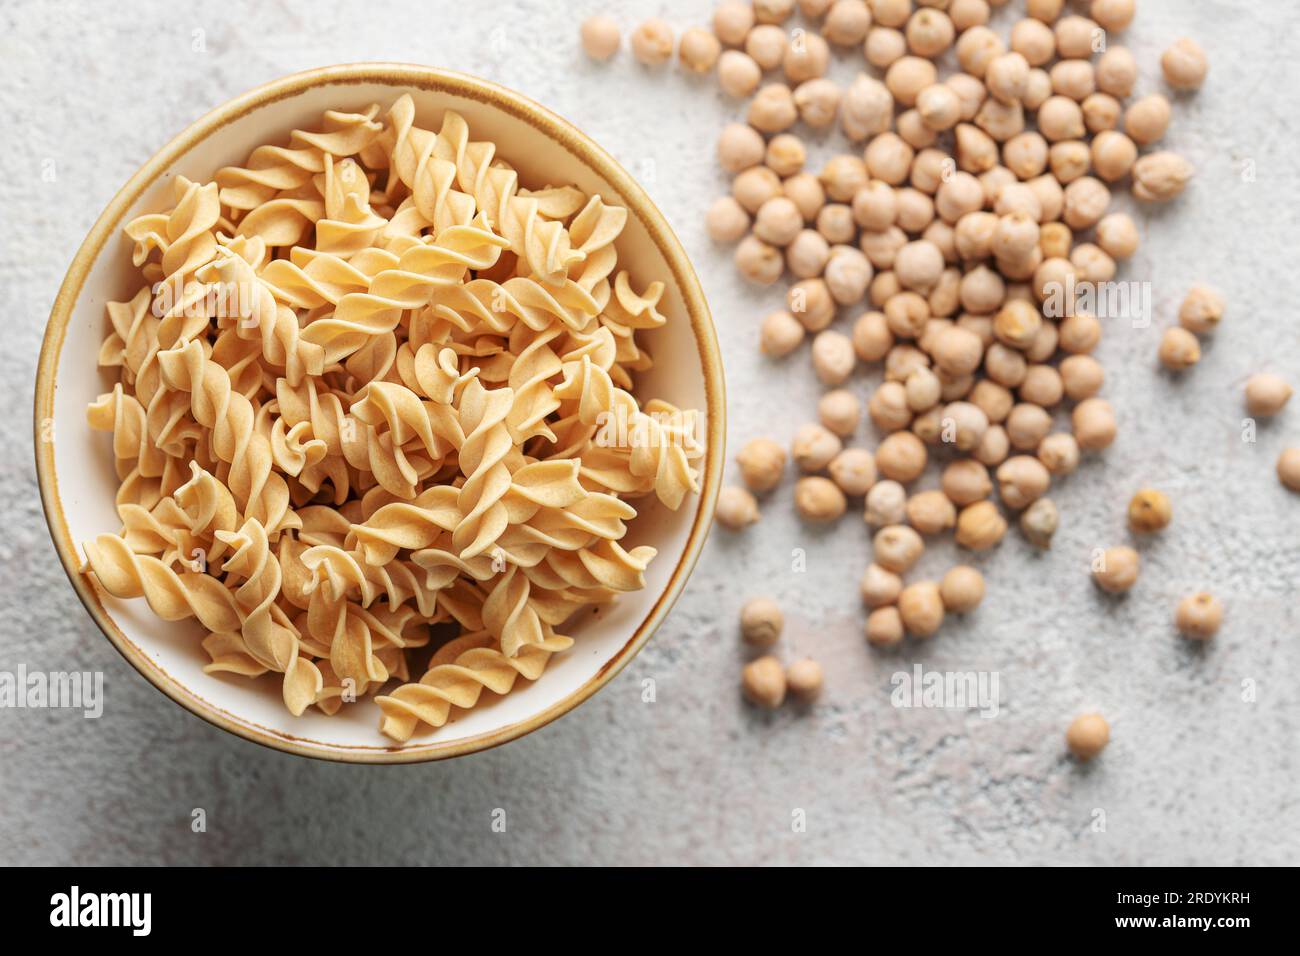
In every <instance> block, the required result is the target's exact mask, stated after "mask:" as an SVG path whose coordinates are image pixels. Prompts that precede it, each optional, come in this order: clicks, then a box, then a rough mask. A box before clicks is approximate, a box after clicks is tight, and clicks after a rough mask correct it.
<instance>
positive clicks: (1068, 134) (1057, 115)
mask: <svg viewBox="0 0 1300 956" xmlns="http://www.w3.org/2000/svg"><path fill="white" fill-rule="evenodd" d="M1087 129H1088V128H1087V127H1086V126H1085V125H1084V123H1083V108H1082V107H1081V106H1079V104H1078V103H1076V102H1075V101H1074V100H1072V99H1070V98H1069V97H1068V96H1049V97H1048V98H1047V100H1046V101H1045V102H1044V103H1043V105H1042V106H1040V107H1039V108H1038V131H1039V132H1040V133H1042V134H1043V136H1044V137H1045V138H1046V139H1047V140H1048V141H1049V142H1052V143H1055V142H1059V141H1060V140H1063V139H1082V138H1083V136H1084V134H1085V133H1086V132H1087Z"/></svg>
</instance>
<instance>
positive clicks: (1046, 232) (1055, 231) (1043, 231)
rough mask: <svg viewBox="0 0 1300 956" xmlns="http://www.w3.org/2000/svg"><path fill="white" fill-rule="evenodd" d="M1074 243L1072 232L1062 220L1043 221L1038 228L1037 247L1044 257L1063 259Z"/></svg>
mask: <svg viewBox="0 0 1300 956" xmlns="http://www.w3.org/2000/svg"><path fill="white" fill-rule="evenodd" d="M1072 245H1074V232H1073V231H1071V229H1070V227H1069V226H1067V225H1066V224H1065V223H1063V222H1045V223H1043V225H1042V226H1041V227H1040V228H1039V230H1038V248H1039V251H1041V252H1042V254H1043V258H1044V259H1064V258H1066V257H1067V256H1069V254H1070V247H1071V246H1072Z"/></svg>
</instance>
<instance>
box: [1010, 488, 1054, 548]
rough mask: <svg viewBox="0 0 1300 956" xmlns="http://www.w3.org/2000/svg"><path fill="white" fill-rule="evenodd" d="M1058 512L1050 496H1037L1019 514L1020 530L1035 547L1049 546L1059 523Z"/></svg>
mask: <svg viewBox="0 0 1300 956" xmlns="http://www.w3.org/2000/svg"><path fill="white" fill-rule="evenodd" d="M1060 520H1061V519H1060V513H1059V511H1058V510H1057V508H1056V503H1055V502H1053V501H1052V499H1051V498H1039V499H1038V500H1037V501H1035V502H1034V503H1033V504H1031V505H1030V506H1029V507H1028V508H1026V509H1025V510H1024V511H1023V512H1022V513H1021V515H1020V530H1021V531H1022V532H1024V535H1025V538H1026V539H1028V541H1029V543H1030V544H1032V545H1034V546H1035V547H1037V548H1050V547H1051V546H1052V535H1054V534H1056V528H1057V526H1058V525H1059V524H1060Z"/></svg>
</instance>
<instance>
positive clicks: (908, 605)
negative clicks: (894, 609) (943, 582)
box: [898, 581, 943, 637]
mask: <svg viewBox="0 0 1300 956" xmlns="http://www.w3.org/2000/svg"><path fill="white" fill-rule="evenodd" d="M898 613H899V615H900V616H901V617H902V619H903V627H904V628H905V629H906V631H907V633H908V634H911V635H912V636H913V637H930V636H932V635H933V634H934V633H935V632H936V631H938V630H939V627H940V626H941V625H942V624H943V598H942V596H941V594H940V591H939V585H937V584H935V583H934V582H933V581H918V582H917V583H915V584H909V585H908V586H907V587H905V588H903V591H902V593H901V594H899V595H898Z"/></svg>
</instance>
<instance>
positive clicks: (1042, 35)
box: [963, 19, 1056, 73]
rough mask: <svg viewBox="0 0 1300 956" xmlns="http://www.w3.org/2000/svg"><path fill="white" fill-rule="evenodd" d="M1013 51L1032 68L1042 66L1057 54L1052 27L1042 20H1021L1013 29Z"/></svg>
mask: <svg viewBox="0 0 1300 956" xmlns="http://www.w3.org/2000/svg"><path fill="white" fill-rule="evenodd" d="M1011 49H1013V50H1015V51H1016V52H1017V53H1019V54H1020V55H1021V56H1023V57H1024V58H1025V59H1026V60H1028V61H1029V65H1030V66H1042V65H1044V64H1045V63H1047V62H1048V61H1049V60H1051V59H1052V57H1053V56H1054V55H1055V53H1056V37H1055V36H1054V35H1053V34H1052V29H1051V27H1049V26H1047V24H1045V23H1043V22H1042V21H1041V20H1033V19H1025V20H1020V21H1019V22H1017V23H1016V24H1015V26H1013V27H1012V28H1011ZM963 65H964V64H963ZM967 72H968V73H969V72H970V70H967Z"/></svg>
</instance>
